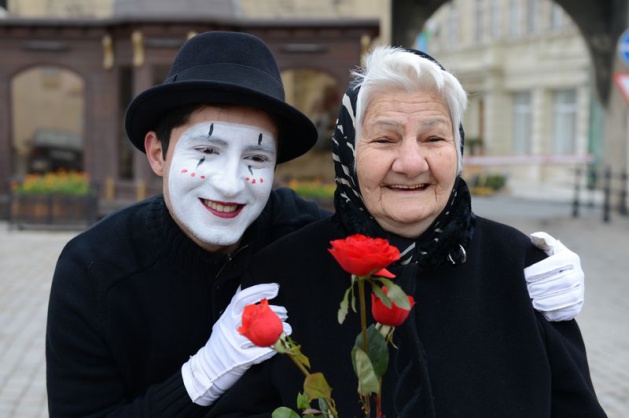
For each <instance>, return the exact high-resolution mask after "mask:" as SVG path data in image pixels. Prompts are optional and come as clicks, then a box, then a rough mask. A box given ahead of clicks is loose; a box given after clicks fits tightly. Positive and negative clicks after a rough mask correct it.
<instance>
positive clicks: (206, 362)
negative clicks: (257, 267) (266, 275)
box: [181, 283, 291, 406]
mask: <svg viewBox="0 0 629 418" xmlns="http://www.w3.org/2000/svg"><path fill="white" fill-rule="evenodd" d="M278 291H279V285H278V284H276V283H268V284H259V285H255V286H252V287H249V288H247V289H245V290H241V289H240V287H238V290H237V291H236V294H235V295H234V297H233V298H232V300H231V302H230V303H229V305H228V306H227V308H226V309H225V312H223V314H222V315H221V317H220V318H219V319H218V321H216V323H215V324H214V326H213V327H212V335H210V339H209V340H208V342H207V344H206V345H205V346H204V347H203V348H201V349H200V350H199V351H198V352H197V353H196V354H195V355H194V356H192V357H190V360H188V361H187V362H186V363H184V365H183V366H182V367H181V374H182V377H183V383H184V385H185V386H186V390H187V391H188V395H190V398H191V399H192V401H193V402H194V403H196V404H198V405H202V406H207V405H211V404H212V403H213V402H214V401H215V400H216V399H218V397H219V396H221V395H222V394H223V393H224V392H225V391H226V390H227V389H229V388H230V387H231V386H232V385H233V384H234V383H236V382H237V381H238V379H240V377H241V376H242V375H243V374H244V373H245V372H246V371H247V370H248V369H249V367H251V366H253V365H254V364H259V363H262V362H263V361H265V360H267V359H269V358H271V357H273V356H274V355H275V353H276V352H275V351H273V349H271V348H269V347H264V348H263V347H256V346H255V345H253V343H251V341H249V339H247V337H244V336H243V335H240V333H239V332H238V327H240V325H241V323H242V311H243V309H244V308H245V306H246V305H249V304H252V303H257V302H259V301H260V300H262V299H263V298H266V299H273V298H274V297H275V296H277V293H278ZM269 306H270V308H271V309H272V310H273V311H274V312H275V313H276V314H277V315H278V316H279V317H280V319H281V320H282V325H283V326H284V333H285V334H287V335H290V333H291V328H290V325H288V324H287V323H286V322H285V321H286V318H287V317H288V315H287V313H286V309H285V308H283V307H281V306H274V305H269Z"/></svg>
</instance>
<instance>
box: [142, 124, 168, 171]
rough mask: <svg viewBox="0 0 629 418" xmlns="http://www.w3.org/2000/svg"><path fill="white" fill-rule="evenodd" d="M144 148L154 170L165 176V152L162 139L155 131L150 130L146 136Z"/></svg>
mask: <svg viewBox="0 0 629 418" xmlns="http://www.w3.org/2000/svg"><path fill="white" fill-rule="evenodd" d="M144 149H145V150H146V158H148V160H149V164H150V165H151V168H152V169H153V172H154V173H155V174H157V175H158V176H160V177H161V176H163V175H164V154H163V152H162V151H163V150H162V141H160V140H159V139H158V138H157V134H155V131H149V132H148V133H147V134H146V136H145V137H144Z"/></svg>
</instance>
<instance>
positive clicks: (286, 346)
mask: <svg viewBox="0 0 629 418" xmlns="http://www.w3.org/2000/svg"><path fill="white" fill-rule="evenodd" d="M273 349H274V350H275V351H277V352H278V353H283V354H288V357H290V359H291V360H292V362H293V363H295V365H296V366H297V368H298V369H299V370H301V372H302V373H303V374H304V376H305V377H306V381H308V380H309V379H311V378H312V377H313V376H314V375H313V374H312V373H310V371H309V370H308V368H309V366H306V364H309V361H308V359H307V358H306V357H305V356H304V355H303V354H302V353H301V349H300V347H299V346H298V345H296V344H295V343H294V342H293V340H292V339H291V338H290V337H288V336H287V335H285V334H282V336H281V337H280V338H279V340H277V342H276V343H275V344H274V345H273ZM319 374H320V373H319ZM321 378H322V379H323V380H324V382H325V378H324V377H323V376H322V375H321ZM325 386H326V387H328V385H327V383H325ZM328 390H329V387H328ZM328 396H329V394H328ZM319 399H320V400H322V401H323V402H324V403H325V406H326V409H327V411H326V412H325V414H326V415H328V416H329V415H331V416H333V417H334V418H339V415H338V412H336V407H335V406H334V402H333V401H332V400H331V399H329V398H328V397H326V396H321V397H319Z"/></svg>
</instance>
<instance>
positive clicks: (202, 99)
mask: <svg viewBox="0 0 629 418" xmlns="http://www.w3.org/2000/svg"><path fill="white" fill-rule="evenodd" d="M194 103H198V104H212V103H216V104H232V105H240V106H250V107H254V108H257V109H261V110H263V111H265V112H268V113H269V114H270V115H272V116H273V118H274V120H275V121H276V123H277V125H278V129H279V136H280V138H279V150H278V155H277V162H278V163H282V162H286V161H289V160H292V159H295V158H297V157H299V156H301V155H303V154H305V153H306V152H308V151H309V150H310V149H311V148H312V147H313V146H314V145H315V143H316V142H317V128H316V126H315V125H314V123H313V122H312V121H311V120H310V119H309V118H308V117H307V116H306V115H304V114H303V113H301V112H300V111H299V110H297V109H296V108H294V107H292V106H291V105H289V104H287V103H286V102H284V101H281V100H278V99H276V98H275V97H271V96H268V95H265V94H262V93H260V92H258V91H253V90H251V89H248V88H244V87H242V86H239V85H236V84H230V83H225V82H208V81H180V82H177V83H172V84H160V85H158V86H155V87H152V88H150V89H148V90H146V91H144V92H143V93H141V94H139V95H138V96H137V97H136V98H135V99H133V100H132V101H131V103H130V104H129V107H128V108H127V112H126V115H125V129H126V131H127V135H128V136H129V139H130V140H131V142H132V143H133V145H134V146H135V147H136V148H137V149H139V150H140V151H142V152H146V150H145V149H144V137H145V135H146V133H147V132H149V131H151V130H155V128H156V126H157V123H158V122H159V120H160V119H161V118H162V117H163V116H164V114H165V113H166V112H168V111H170V110H172V109H175V108H178V107H181V106H185V105H188V104H194Z"/></svg>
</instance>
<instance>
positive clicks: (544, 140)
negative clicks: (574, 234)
mask: <svg viewBox="0 0 629 418" xmlns="http://www.w3.org/2000/svg"><path fill="white" fill-rule="evenodd" d="M417 46H418V47H419V48H421V49H425V50H427V51H428V52H429V53H434V55H435V56H436V57H438V59H439V60H440V61H441V62H442V64H444V65H445V67H446V68H448V69H449V70H450V71H452V72H453V73H454V74H455V75H456V76H457V77H458V78H459V80H461V82H462V84H463V85H464V86H465V88H466V90H467V91H468V92H469V100H470V103H469V108H468V109H469V110H468V112H467V117H466V119H465V124H464V126H465V131H466V145H467V152H468V156H470V158H468V159H467V161H466V173H467V175H468V176H472V175H474V174H475V173H481V174H484V175H491V174H492V173H493V174H495V175H504V176H505V177H506V178H507V180H508V187H509V190H511V191H512V193H515V194H520V195H521V194H533V195H536V196H540V195H547V196H553V197H556V198H561V199H566V198H568V199H569V198H570V197H571V195H572V193H573V188H574V182H575V168H576V167H578V166H584V165H585V164H587V163H589V162H594V163H596V162H599V163H600V162H601V159H602V157H603V155H602V142H603V128H604V127H603V125H602V119H601V115H602V107H601V105H600V104H599V102H598V99H597V97H596V92H595V90H594V88H593V82H592V80H593V78H592V77H593V74H592V64H591V58H590V56H589V52H588V50H587V46H586V44H585V42H584V39H583V36H582V35H581V33H580V32H579V30H578V28H577V27H576V25H575V24H574V23H573V22H572V19H571V18H570V17H569V16H568V15H567V14H566V13H565V12H564V10H563V9H562V8H561V7H560V6H559V5H558V4H557V3H554V2H553V1H551V0H526V1H514V0H476V1H465V0H452V1H450V2H448V3H447V4H446V5H444V6H442V7H441V8H439V10H437V12H435V14H434V15H433V16H431V17H430V18H429V20H428V22H427V23H426V25H425V26H424V30H423V31H422V32H420V33H419V34H418V36H417Z"/></svg>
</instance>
